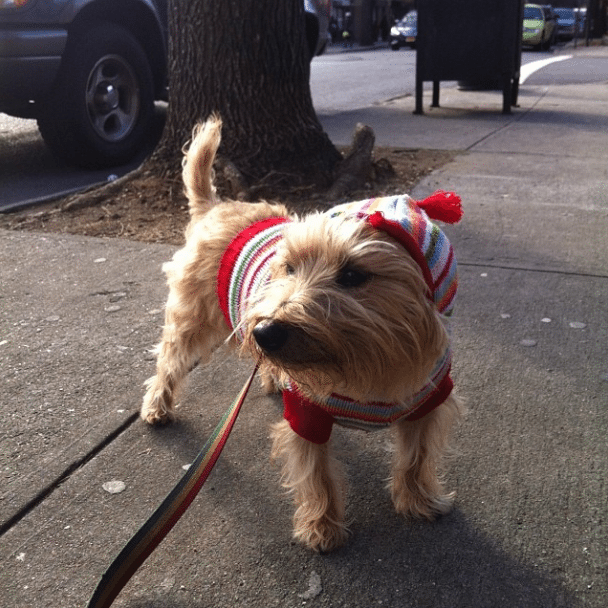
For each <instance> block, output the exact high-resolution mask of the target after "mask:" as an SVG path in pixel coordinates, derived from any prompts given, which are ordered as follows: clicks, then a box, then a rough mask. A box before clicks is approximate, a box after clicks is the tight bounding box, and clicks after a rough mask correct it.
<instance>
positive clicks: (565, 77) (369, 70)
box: [0, 45, 608, 211]
mask: <svg viewBox="0 0 608 608" xmlns="http://www.w3.org/2000/svg"><path fill="white" fill-rule="evenodd" d="M584 49H585V47H579V49H578V50H577V51H573V50H572V49H571V48H564V47H562V46H560V47H556V48H555V49H554V50H553V52H551V53H530V52H525V53H523V55H522V64H523V68H522V78H525V79H526V80H528V79H530V78H531V79H532V81H531V82H532V83H534V84H551V83H557V84H568V83H577V82H601V81H602V80H603V79H605V78H608V75H607V74H606V70H607V68H606V62H605V61H603V60H602V59H597V58H593V57H588V56H587V55H586V54H585V52H584ZM571 51H572V52H575V53H576V57H573V56H572V53H571ZM564 59H567V60H566V61H563V60H564ZM555 61H563V64H562V65H560V66H559V67H557V66H554V65H551V64H552V62H555ZM415 63H416V53H415V51H413V50H411V49H403V50H400V51H398V52H393V51H390V50H389V49H387V48H377V49H375V50H373V51H357V50H351V49H346V50H345V49H343V48H342V47H340V46H338V45H336V46H334V47H332V48H330V49H329V51H328V52H327V53H326V54H325V55H322V56H320V57H316V58H315V59H314V60H313V62H312V65H311V92H312V96H313V101H314V104H315V109H316V111H317V114H318V116H319V118H320V120H321V122H322V124H323V125H324V126H325V125H326V124H330V125H331V124H333V123H334V122H335V121H336V120H342V117H344V121H346V122H348V121H349V120H350V116H349V115H350V114H352V113H353V112H356V111H358V110H361V109H363V108H366V107H369V106H375V105H382V104H384V103H390V102H391V101H393V100H398V99H402V98H405V99H407V98H411V97H412V96H413V92H414V81H415ZM455 86H456V83H442V89H445V88H446V87H447V88H450V87H452V88H453V87H455ZM165 112H166V104H164V103H159V104H157V121H156V128H155V133H154V134H153V136H152V137H151V142H152V144H153V143H154V142H156V141H157V140H158V138H159V137H160V133H161V130H162V126H163V122H164V116H165ZM349 135H350V134H349ZM336 143H339V144H346V143H350V139H349V140H348V141H346V142H345V141H339V142H336ZM378 143H380V144H381V145H392V142H391V141H390V139H388V140H379V141H378ZM405 145H406V146H408V144H407V143H406V144H405ZM148 153H149V150H142V153H141V155H140V156H139V157H138V158H136V159H135V160H134V161H133V162H131V163H130V164H129V165H127V166H122V167H116V168H112V169H109V170H107V169H104V170H98V171H89V170H84V169H79V168H76V167H70V166H68V165H66V164H65V163H63V162H62V161H61V160H60V159H58V158H56V157H55V156H54V155H53V154H52V153H51V152H50V150H49V149H48V148H47V147H46V146H45V145H44V142H43V141H42V138H41V137H40V134H39V132H38V129H37V126H36V121H34V120H23V119H16V118H12V117H9V116H7V115H6V114H0V176H1V177H2V179H1V180H0V211H1V210H5V211H10V210H17V209H19V208H22V207H28V206H32V205H36V204H39V203H42V202H45V201H47V200H49V199H53V198H61V197H63V196H67V195H68V194H70V193H72V192H75V191H79V190H82V189H83V188H86V187H89V186H91V185H94V184H102V183H105V182H107V181H108V180H111V179H114V178H115V177H120V176H122V175H124V174H125V173H127V172H128V171H130V170H132V169H133V168H135V167H137V166H138V165H139V164H140V163H141V161H142V160H143V159H144V158H145V157H146V156H147V155H148Z"/></svg>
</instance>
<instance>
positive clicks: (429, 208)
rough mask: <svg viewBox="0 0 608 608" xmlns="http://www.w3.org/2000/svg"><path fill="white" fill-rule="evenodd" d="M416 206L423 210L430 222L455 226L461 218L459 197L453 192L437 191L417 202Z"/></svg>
mask: <svg viewBox="0 0 608 608" xmlns="http://www.w3.org/2000/svg"><path fill="white" fill-rule="evenodd" d="M417 205H418V207H420V208H421V209H424V211H425V212H426V214H427V215H428V216H429V218H431V219H432V220H439V221H440V222H446V223H447V224H456V223H457V222H459V221H460V220H461V219H462V216H463V211H462V205H461V204H460V197H459V196H458V195H457V194H456V193H455V192H444V191H443V190H437V192H434V193H433V194H431V196H428V197H427V198H425V199H424V200H423V201H417Z"/></svg>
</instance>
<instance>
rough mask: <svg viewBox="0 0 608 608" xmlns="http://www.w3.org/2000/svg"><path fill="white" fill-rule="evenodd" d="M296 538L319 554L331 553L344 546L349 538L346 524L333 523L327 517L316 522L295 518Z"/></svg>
mask: <svg viewBox="0 0 608 608" xmlns="http://www.w3.org/2000/svg"><path fill="white" fill-rule="evenodd" d="M293 535H294V538H295V539H296V540H298V541H299V542H301V543H302V544H304V545H306V546H307V547H308V548H309V549H312V550H313V551H316V552H318V553H329V552H330V551H332V550H333V549H337V548H338V547H340V546H342V545H343V544H344V543H345V542H346V540H347V538H348V530H347V529H346V527H345V526H344V524H341V523H338V522H335V521H333V520H332V519H330V518H329V517H327V516H324V517H320V518H319V519H315V520H308V519H305V518H303V517H299V516H298V514H297V513H296V515H295V517H294V531H293Z"/></svg>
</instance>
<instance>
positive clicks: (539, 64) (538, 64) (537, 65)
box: [519, 55, 572, 84]
mask: <svg viewBox="0 0 608 608" xmlns="http://www.w3.org/2000/svg"><path fill="white" fill-rule="evenodd" d="M565 59H572V55H560V56H559V57H549V59H539V60H538V61H532V62H530V63H526V64H524V65H522V66H521V69H520V72H519V84H523V83H524V82H526V80H527V79H528V78H529V77H530V76H532V74H534V72H536V71H537V70H540V69H541V68H544V67H545V66H547V65H549V64H550V63H555V62H557V61H564V60H565Z"/></svg>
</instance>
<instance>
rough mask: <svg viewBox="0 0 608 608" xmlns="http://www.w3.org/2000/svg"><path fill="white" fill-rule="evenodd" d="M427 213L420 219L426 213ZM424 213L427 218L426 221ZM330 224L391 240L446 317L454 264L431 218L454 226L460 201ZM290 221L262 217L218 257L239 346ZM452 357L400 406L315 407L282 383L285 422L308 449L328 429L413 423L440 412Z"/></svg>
mask: <svg viewBox="0 0 608 608" xmlns="http://www.w3.org/2000/svg"><path fill="white" fill-rule="evenodd" d="M425 210H426V212H425ZM427 212H428V214H427ZM327 213H328V214H329V215H330V216H331V217H341V216H342V217H351V216H352V217H356V218H359V219H362V220H363V221H367V222H368V223H369V224H370V225H372V226H373V227H374V228H376V229H377V230H382V231H384V232H386V233H387V234H389V235H390V236H391V237H393V238H394V239H395V240H397V241H398V242H399V243H400V244H401V245H402V246H403V247H405V248H406V250H407V251H408V253H409V254H410V255H411V256H412V258H413V259H414V260H415V261H416V263H417V264H418V265H419V266H420V269H421V271H422V274H423V277H424V280H425V283H426V285H427V287H428V297H429V299H430V300H431V301H432V302H433V303H434V304H435V305H436V307H437V310H438V311H439V312H440V313H441V314H443V315H444V316H446V317H449V316H450V315H451V314H452V310H453V306H454V296H455V294H456V287H457V273H456V261H455V258H454V253H453V250H452V246H451V244H450V242H449V241H448V239H447V237H446V235H445V234H444V233H443V232H442V231H441V230H440V229H439V228H438V227H437V226H436V225H435V224H433V223H432V222H431V221H430V219H429V216H431V217H433V218H434V219H440V220H444V221H448V222H451V223H454V222H456V221H458V220H459V219H460V217H461V215H462V212H461V210H460V199H459V198H458V197H457V196H456V195H454V194H452V193H436V194H434V195H432V196H431V197H429V198H428V199H425V200H424V201H421V202H419V203H417V202H416V201H414V200H413V199H411V198H410V197H409V196H407V195H400V196H392V197H383V198H376V199H369V200H365V201H358V202H355V203H347V204H344V205H339V206H337V207H333V208H332V209H330V210H329V211H328V212H327ZM289 221H290V220H289V219H288V218H283V217H279V218H268V219H266V220H262V221H260V222H256V223H255V224H252V225H251V226H249V227H247V228H246V229H245V230H243V231H242V232H240V233H239V234H238V235H237V236H236V237H235V238H234V239H233V241H232V242H231V243H230V245H229V246H228V248H227V249H226V251H225V253H224V256H223V257H222V260H221V263H220V268H219V272H218V280H217V288H218V299H219V304H220V308H221V310H222V312H223V314H224V317H225V319H226V322H227V323H228V326H229V327H230V328H231V329H233V330H234V332H235V335H236V337H237V339H239V340H241V341H242V340H243V339H244V330H243V328H242V323H241V322H242V319H243V317H244V313H245V310H246V308H247V307H248V306H251V304H252V303H253V302H255V299H256V297H259V296H258V293H259V289H260V287H262V286H263V285H265V284H266V283H267V281H268V280H269V278H270V263H271V261H272V259H273V257H274V255H275V254H276V251H277V247H278V245H279V243H280V241H281V239H282V233H283V228H284V224H285V223H286V222H289ZM450 367H451V350H450V349H449V348H448V349H446V351H445V353H443V355H442V357H440V359H439V360H438V361H437V363H436V365H435V368H434V369H433V371H432V372H431V374H430V376H429V378H428V379H427V382H426V383H425V385H424V386H423V387H422V388H421V389H420V390H419V391H418V392H417V393H416V394H414V395H412V396H411V397H410V398H409V399H407V400H405V401H403V402H399V403H383V402H365V403H358V402H356V401H353V400H352V399H349V398H348V397H344V396H341V395H337V394H331V395H330V396H328V397H326V398H323V399H320V400H318V401H316V402H313V401H311V400H310V399H307V398H306V397H305V396H304V395H302V394H301V393H300V392H299V391H298V390H297V388H296V387H295V386H293V385H292V384H291V383H288V385H287V386H285V387H284V389H283V404H284V417H285V419H286V420H287V421H288V422H289V424H290V426H291V428H292V429H293V430H294V431H295V432H296V433H297V434H298V435H300V436H301V437H303V438H305V439H307V440H308V441H311V442H313V443H325V442H326V441H328V440H329V437H330V435H331V429H332V426H333V423H334V422H336V423H338V424H340V425H343V426H349V427H354V428H359V429H364V430H373V429H377V428H382V427H386V426H389V425H390V424H392V423H393V422H395V421H396V420H398V419H400V418H405V419H406V420H411V421H413V420H418V419H420V418H422V417H423V416H425V415H426V414H428V413H429V412H430V411H432V410H433V409H435V408H436V407H438V406H439V405H441V404H442V403H443V402H444V401H445V400H446V399H447V397H448V396H449V394H450V392H451V391H452V388H453V383H452V379H451V377H450Z"/></svg>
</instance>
